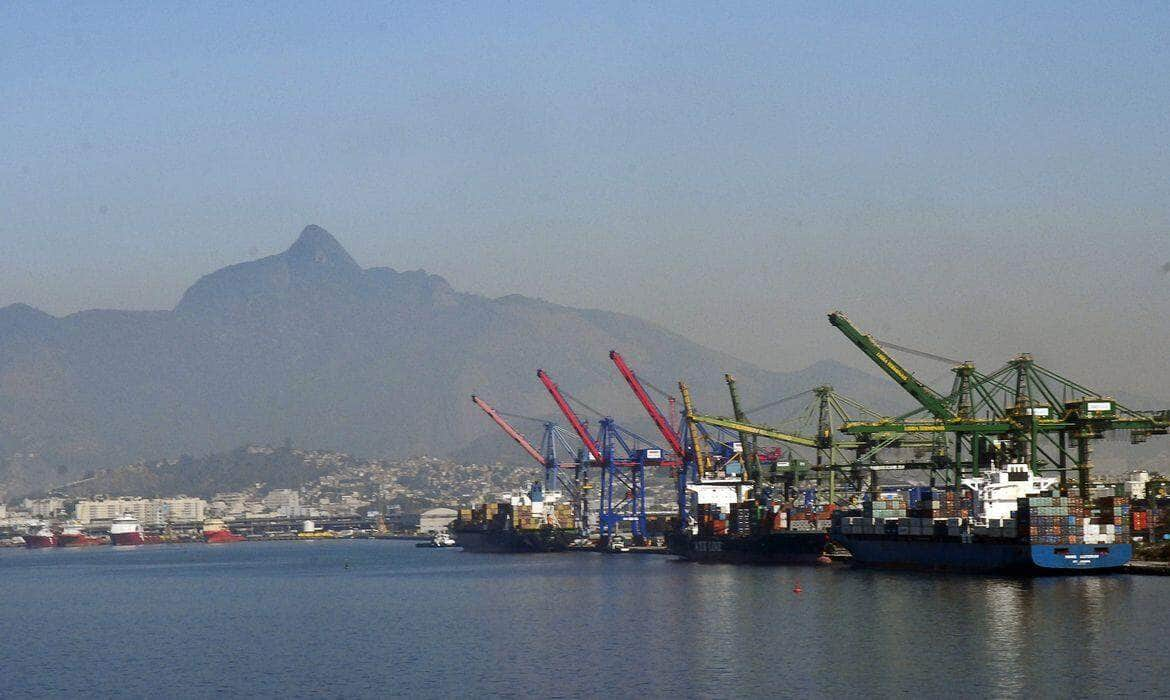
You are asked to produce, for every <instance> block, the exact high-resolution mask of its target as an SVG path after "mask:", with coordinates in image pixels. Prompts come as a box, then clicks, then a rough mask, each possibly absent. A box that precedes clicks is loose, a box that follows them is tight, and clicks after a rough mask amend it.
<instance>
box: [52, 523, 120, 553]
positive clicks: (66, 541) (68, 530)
mask: <svg viewBox="0 0 1170 700" xmlns="http://www.w3.org/2000/svg"><path fill="white" fill-rule="evenodd" d="M100 544H108V542H107V541H106V540H105V539H104V538H102V537H94V536H93V535H87V534H85V532H83V531H82V529H81V526H80V525H77V524H74V523H69V524H68V525H66V526H65V527H64V528H62V530H61V534H60V535H57V546H58V547H93V546H95V545H100Z"/></svg>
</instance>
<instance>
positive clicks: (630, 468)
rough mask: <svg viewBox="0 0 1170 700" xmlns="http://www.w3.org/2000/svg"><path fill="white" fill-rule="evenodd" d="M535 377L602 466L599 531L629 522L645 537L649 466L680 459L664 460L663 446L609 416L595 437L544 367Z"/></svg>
mask: <svg viewBox="0 0 1170 700" xmlns="http://www.w3.org/2000/svg"><path fill="white" fill-rule="evenodd" d="M536 376H537V377H538V378H539V379H540V381H541V383H542V384H544V387H545V389H547V390H548V393H549V395H550V396H552V399H553V402H554V403H556V405H557V408H559V409H560V410H561V413H563V414H564V416H565V419H566V420H568V421H569V424H570V425H572V426H573V429H574V430H575V431H576V432H577V435H578V436H579V437H580V438H581V442H582V444H583V445H585V449H586V451H587V452H588V459H591V460H592V461H594V463H595V464H596V465H597V466H598V467H599V468H600V469H601V483H600V486H601V488H600V491H601V493H600V506H599V512H598V530H599V531H600V533H601V535H602V537H603V538H608V537H610V536H612V535H614V534H617V532H618V525H619V524H620V523H622V522H628V523H629V524H630V530H631V533H632V534H633V535H634V537H635V539H644V538H645V537H646V536H647V535H648V534H649V533H648V530H647V526H646V467H648V466H650V467H654V466H666V467H678V466H679V465H680V463H681V462H680V461H679V460H677V459H665V458H664V457H663V454H662V449H661V448H659V447H657V446H655V445H654V444H653V443H651V442H650V441H649V440H647V439H646V438H644V437H642V436H640V435H638V434H637V433H634V432H632V431H630V430H627V429H625V428H623V427H621V426H620V425H618V423H617V421H615V420H614V419H613V418H611V417H609V416H604V417H602V419H601V421H600V431H599V432H598V437H597V438H596V439H594V437H593V435H592V434H591V433H590V432H589V428H588V426H586V425H585V423H584V421H582V420H581V419H580V417H578V416H577V413H576V412H575V411H574V410H573V407H572V406H570V405H569V402H568V400H567V395H566V394H565V393H564V392H562V391H561V389H560V387H558V386H557V384H556V382H554V381H553V380H552V378H551V377H549V375H548V373H547V372H545V371H544V370H543V369H541V370H537V372H536ZM619 449H620V450H621V451H622V452H623V453H624V454H623V455H622V456H619V455H618V454H617V452H618V450H619ZM583 458H585V456H584V455H583ZM623 491H624V493H623Z"/></svg>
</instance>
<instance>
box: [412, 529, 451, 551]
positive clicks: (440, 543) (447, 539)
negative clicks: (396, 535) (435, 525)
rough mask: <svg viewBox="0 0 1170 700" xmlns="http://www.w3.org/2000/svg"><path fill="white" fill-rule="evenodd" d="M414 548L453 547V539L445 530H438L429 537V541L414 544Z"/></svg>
mask: <svg viewBox="0 0 1170 700" xmlns="http://www.w3.org/2000/svg"><path fill="white" fill-rule="evenodd" d="M414 546H415V547H428V548H438V547H454V546H455V539H454V538H453V537H451V535H449V534H447V531H446V530H439V531H438V532H436V533H435V534H434V535H433V536H432V537H431V539H430V540H429V541H427V542H416V543H415V545H414Z"/></svg>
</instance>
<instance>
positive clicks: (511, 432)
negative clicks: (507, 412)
mask: <svg viewBox="0 0 1170 700" xmlns="http://www.w3.org/2000/svg"><path fill="white" fill-rule="evenodd" d="M471 402H472V403H474V404H475V405H476V406H479V407H480V409H482V410H483V412H484V413H486V414H488V417H489V418H491V419H492V420H493V421H495V423H496V425H498V426H500V429H501V430H503V431H504V432H505V433H507V434H508V437H510V438H512V439H513V440H515V441H516V444H518V445H520V447H521V448H522V449H523V450H524V451H525V452H527V453H528V456H530V457H532V458H533V459H535V460H536V461H537V462H539V463H540V466H542V467H547V466H548V464H547V463H546V462H545V460H544V455H542V454H540V452H539V451H538V450H537V449H536V448H535V447H533V446H532V443H531V442H529V441H528V438H526V437H524V435H522V434H521V433H520V431H519V430H516V429H515V428H513V427H512V426H511V424H509V423H508V421H506V420H504V417H503V416H501V415H500V414H499V413H496V409H494V408H492V407H491V406H489V405H488V402H487V401H484V400H483V399H481V398H479V397H478V396H476V395H475V394H472V395H471Z"/></svg>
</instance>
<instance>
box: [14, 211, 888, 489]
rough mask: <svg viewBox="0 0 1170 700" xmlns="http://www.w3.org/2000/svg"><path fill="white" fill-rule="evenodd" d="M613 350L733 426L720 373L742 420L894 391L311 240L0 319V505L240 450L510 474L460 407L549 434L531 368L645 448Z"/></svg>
mask: <svg viewBox="0 0 1170 700" xmlns="http://www.w3.org/2000/svg"><path fill="white" fill-rule="evenodd" d="M500 274H507V271H506V270H501V272H500ZM599 283H602V284H603V283H604V280H599ZM761 342H770V343H775V344H776V345H777V346H778V347H780V346H782V343H783V339H782V338H777V339H765V338H761ZM842 342H844V341H842ZM611 349H618V350H620V351H621V352H622V353H623V354H624V355H625V356H626V358H627V360H629V361H630V362H631V363H632V364H633V365H634V366H635V368H636V370H637V371H638V373H639V375H640V376H642V377H643V378H645V379H647V380H649V381H650V382H652V383H654V384H655V385H656V386H659V387H663V388H664V389H665V390H666V391H671V388H672V387H674V386H675V383H676V382H677V381H678V380H679V379H686V380H687V381H689V382H690V383H691V384H692V385H693V387H694V391H695V394H696V398H697V400H698V401H699V402H700V404H701V407H703V408H706V409H707V410H709V411H710V412H715V413H728V412H729V409H728V408H727V406H726V404H727V401H726V387H725V386H724V384H723V373H724V372H732V373H734V374H735V375H736V377H737V379H738V380H739V382H740V385H741V387H742V391H743V393H744V396H745V401H746V402H747V403H749V404H755V403H765V402H767V401H768V400H769V399H770V398H778V397H782V396H787V395H789V394H793V393H797V392H800V391H802V390H805V389H808V388H811V387H813V386H816V385H818V384H824V383H828V384H833V385H834V386H836V387H837V388H838V389H839V390H841V391H842V392H843V393H846V394H849V395H851V396H854V397H856V398H858V399H859V400H862V401H863V402H868V403H876V404H877V405H879V406H881V405H882V404H883V402H884V403H886V404H888V403H889V402H890V401H891V400H896V398H897V394H896V387H893V385H892V384H889V383H888V382H886V381H884V380H882V379H878V378H876V377H874V376H871V375H869V374H867V373H865V372H861V371H857V370H854V369H852V368H849V367H847V366H845V365H841V364H838V363H835V362H831V361H822V362H817V363H816V364H813V365H811V366H809V367H808V368H807V369H804V370H801V371H798V372H791V373H779V372H770V371H766V370H764V369H761V368H759V367H757V366H754V365H752V364H749V363H747V362H744V361H741V360H738V359H736V358H734V357H731V356H728V355H726V354H723V353H721V352H719V351H716V350H712V349H710V348H707V347H704V346H703V345H701V344H699V343H697V342H694V341H692V340H690V339H688V338H685V337H682V336H680V335H677V334H675V333H672V332H670V331H668V330H666V329H663V328H661V327H659V326H656V325H654V324H652V323H649V322H647V321H643V320H641V319H638V318H634V317H631V316H627V315H623V314H618V313H612V312H608V311H599V310H593V309H580V308H571V307H567V306H560V305H557V304H552V303H549V302H546V301H541V300H539V299H533V298H527V297H523V296H518V295H510V296H504V297H500V298H487V297H483V296H479V295H475V294H469V293H465V292H460V291H458V290H457V289H454V288H453V287H452V286H451V285H450V284H449V283H448V282H447V281H446V280H444V279H443V278H441V277H438V276H436V275H431V274H427V273H426V272H423V271H421V270H420V271H412V272H398V271H395V270H393V269H390V268H386V267H374V268H362V267H361V266H360V265H359V264H358V263H357V262H355V261H354V259H353V258H352V257H351V256H350V255H349V253H347V252H346V250H345V249H344V248H343V247H342V246H341V245H340V244H339V243H338V241H337V240H336V239H335V238H334V237H333V236H332V235H330V234H329V233H328V232H326V231H325V230H324V229H322V228H320V227H318V226H309V227H307V228H305V229H304V231H303V232H302V233H301V234H300V236H299V237H298V238H297V239H296V241H295V242H294V243H293V244H292V246H291V247H290V248H288V250H286V251H284V252H282V253H279V254H277V255H272V256H268V257H265V258H261V259H258V260H253V261H249V262H244V263H240V264H237V265H232V266H229V267H226V268H223V269H221V270H218V271H215V272H212V273H211V274H208V275H206V276H204V277H203V278H201V279H199V280H198V281H197V282H196V283H195V284H194V285H192V286H191V287H190V288H189V289H188V290H187V291H186V293H184V294H183V296H182V299H181V300H180V301H179V303H178V304H177V305H176V306H175V308H174V309H173V310H170V311H117V310H90V311H81V312H78V313H74V314H71V315H68V316H64V317H54V316H51V315H49V314H47V313H44V312H42V311H40V310H37V309H35V308H32V307H30V306H28V305H24V304H13V305H10V306H7V307H4V308H0V497H5V498H11V497H13V496H15V495H19V494H21V493H26V492H31V491H33V490H37V489H42V488H44V487H46V486H50V485H52V484H57V483H65V482H68V481H72V480H75V479H76V478H77V476H78V475H80V474H81V473H84V472H85V471H88V470H93V469H101V468H108V467H111V466H116V465H119V464H125V463H129V462H132V461H135V460H140V459H145V458H157V457H160V456H177V455H181V454H188V455H190V454H206V453H210V452H214V451H223V450H228V449H232V448H234V447H237V446H239V445H243V444H247V443H255V442H269V443H278V442H282V441H284V440H292V441H294V442H295V443H297V444H298V445H305V446H310V447H313V448H319V449H338V450H345V451H348V452H350V453H354V454H362V455H369V456H379V457H405V456H415V455H423V454H429V455H435V456H441V457H450V458H458V459H464V460H474V459H480V460H488V459H498V458H501V457H507V458H510V459H513V460H519V459H521V457H522V455H521V454H520V453H518V452H517V451H516V450H515V449H514V447H513V446H511V445H510V444H509V443H508V440H507V439H506V438H505V437H504V436H503V435H502V433H500V432H499V431H498V430H497V429H496V428H495V426H493V425H491V424H490V422H488V421H487V420H486V418H485V417H484V416H483V415H482V414H480V413H479V412H478V410H477V409H475V407H474V406H473V405H472V404H471V402H470V401H469V398H468V397H469V395H470V394H472V393H478V394H480V395H481V396H483V397H484V398H486V399H487V400H489V401H490V402H492V403H493V404H495V405H496V406H497V407H498V408H500V409H502V410H507V411H510V412H514V413H518V414H526V415H531V416H535V417H539V418H544V417H551V416H552V415H553V412H554V410H555V409H554V406H553V404H552V403H551V401H550V400H549V397H548V396H547V394H546V392H545V391H544V389H543V388H542V387H541V386H540V384H539V382H538V380H537V379H536V377H535V371H536V370H537V369H538V368H544V369H546V370H547V371H548V372H549V373H550V374H551V375H552V376H553V377H554V378H555V379H556V380H557V381H558V382H559V383H560V384H561V385H562V387H564V388H565V389H568V390H569V391H571V392H572V394H573V395H574V396H575V397H577V398H578V399H580V400H581V401H582V402H583V403H584V404H585V405H588V406H593V407H601V408H602V410H604V411H606V412H609V413H612V414H613V415H614V416H615V417H618V418H623V419H626V420H628V421H630V422H631V424H632V425H635V426H637V427H638V428H639V429H641V430H645V431H646V433H644V434H650V432H649V431H650V429H649V426H648V423H647V421H645V420H644V418H643V416H642V413H641V409H640V407H639V406H638V404H637V403H636V402H635V399H634V398H633V396H632V394H631V393H630V392H629V390H628V388H627V387H626V386H625V384H624V382H623V381H622V380H621V378H620V376H619V375H618V374H617V372H616V370H615V369H614V368H613V367H612V365H611V364H610V361H609V359H608V352H609V351H610V350H611ZM517 427H519V428H520V429H522V430H530V431H537V430H539V429H540V426H539V425H536V424H533V423H531V422H527V421H521V422H519V423H518V424H517Z"/></svg>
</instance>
